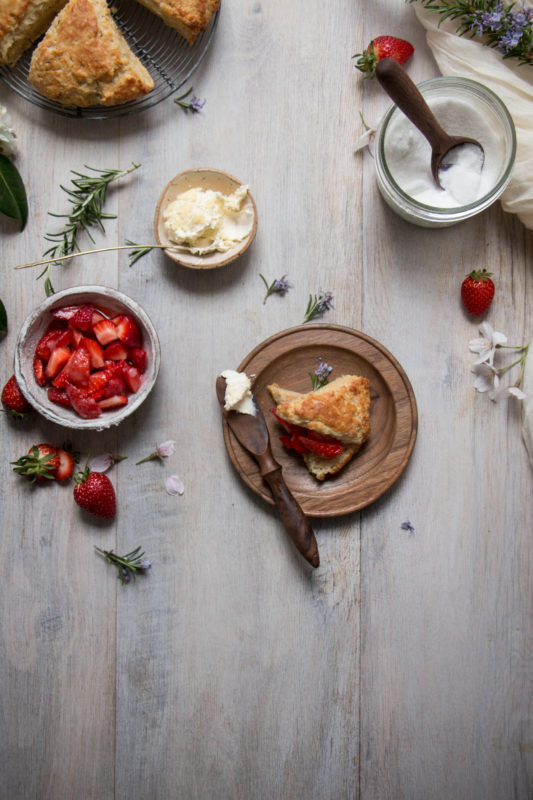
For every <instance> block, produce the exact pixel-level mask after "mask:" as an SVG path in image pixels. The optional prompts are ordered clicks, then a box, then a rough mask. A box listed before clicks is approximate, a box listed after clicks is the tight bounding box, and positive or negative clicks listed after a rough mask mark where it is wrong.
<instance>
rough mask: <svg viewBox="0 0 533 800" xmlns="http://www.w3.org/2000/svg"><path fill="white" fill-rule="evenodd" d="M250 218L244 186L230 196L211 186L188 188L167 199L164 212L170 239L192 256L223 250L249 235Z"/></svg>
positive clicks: (250, 212) (250, 208)
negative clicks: (208, 187)
mask: <svg viewBox="0 0 533 800" xmlns="http://www.w3.org/2000/svg"><path fill="white" fill-rule="evenodd" d="M253 221H254V212H253V207H252V204H251V202H250V201H249V197H248V186H246V185H242V186H239V187H238V189H236V190H235V191H234V192H233V193H232V194H230V195H225V194H222V192H218V191H213V190H212V189H200V188H197V187H195V188H192V189H188V190H187V191H185V192H182V193H181V194H179V195H178V196H177V197H176V198H175V199H174V200H173V201H172V202H170V203H169V204H168V206H167V207H166V208H165V210H164V213H163V225H164V230H165V233H166V235H167V237H168V239H169V241H170V242H171V243H172V244H174V245H179V246H181V247H182V248H183V249H184V250H187V251H188V252H190V253H192V254H193V255H205V254H206V253H212V252H215V251H218V252H220V253H226V252H227V251H228V250H230V249H231V248H232V247H234V246H235V245H236V244H238V243H239V242H242V241H243V240H244V239H246V237H247V236H249V235H250V233H251V231H252V227H253Z"/></svg>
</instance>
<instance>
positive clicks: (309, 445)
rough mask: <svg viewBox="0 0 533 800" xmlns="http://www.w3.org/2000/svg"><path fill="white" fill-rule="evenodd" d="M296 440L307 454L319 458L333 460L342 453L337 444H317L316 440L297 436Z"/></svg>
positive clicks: (340, 446)
mask: <svg viewBox="0 0 533 800" xmlns="http://www.w3.org/2000/svg"><path fill="white" fill-rule="evenodd" d="M298 439H299V441H300V444H302V445H303V446H304V447H305V448H306V450H307V452H308V453H314V454H315V455H317V456H320V458H335V457H336V456H340V455H341V454H342V453H343V452H344V448H343V446H342V444H340V443H339V442H337V443H333V442H319V441H317V440H316V439H310V438H309V437H308V436H298Z"/></svg>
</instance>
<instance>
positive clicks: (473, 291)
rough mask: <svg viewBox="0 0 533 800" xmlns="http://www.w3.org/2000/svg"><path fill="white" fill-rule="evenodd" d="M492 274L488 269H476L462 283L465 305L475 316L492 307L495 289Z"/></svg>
mask: <svg viewBox="0 0 533 800" xmlns="http://www.w3.org/2000/svg"><path fill="white" fill-rule="evenodd" d="M491 275H492V272H487V270H486V269H475V270H472V272H470V273H469V274H468V275H467V276H466V278H465V279H464V281H463V282H462V284H461V299H462V301H463V305H464V307H465V309H466V310H467V311H468V313H469V314H471V315H472V316H473V317H480V316H481V315H482V314H484V313H485V312H486V311H488V310H489V308H490V304H491V303H492V298H493V297H494V290H495V287H494V282H493V281H492V279H491Z"/></svg>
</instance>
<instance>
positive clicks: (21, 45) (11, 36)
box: [0, 0, 67, 67]
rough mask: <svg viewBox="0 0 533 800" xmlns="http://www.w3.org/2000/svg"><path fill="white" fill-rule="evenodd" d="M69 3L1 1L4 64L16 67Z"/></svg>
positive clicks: (0, 48) (59, 0) (55, 0)
mask: <svg viewBox="0 0 533 800" xmlns="http://www.w3.org/2000/svg"><path fill="white" fill-rule="evenodd" d="M66 2H67V0H0V64H9V66H10V67H12V66H13V65H14V64H16V63H17V61H18V60H19V58H20V57H21V55H22V53H23V52H24V51H25V50H26V49H27V48H28V47H30V45H32V44H33V43H34V42H35V41H36V40H37V39H38V38H39V36H41V34H43V33H44V32H45V30H46V29H47V28H48V26H49V25H50V23H51V21H52V20H53V18H54V17H55V15H56V14H57V12H58V11H60V10H61V9H62V8H63V6H64V5H65V3H66Z"/></svg>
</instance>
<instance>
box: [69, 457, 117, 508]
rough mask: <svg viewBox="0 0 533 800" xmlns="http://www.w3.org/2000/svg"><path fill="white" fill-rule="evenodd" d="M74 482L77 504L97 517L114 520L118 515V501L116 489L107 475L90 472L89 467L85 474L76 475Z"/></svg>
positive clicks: (86, 468)
mask: <svg viewBox="0 0 533 800" xmlns="http://www.w3.org/2000/svg"><path fill="white" fill-rule="evenodd" d="M74 480H75V481H76V486H75V487H74V500H75V501H76V503H77V504H78V505H79V506H81V508H83V509H85V511H88V512H89V513H90V514H94V516H95V517H102V518H103V519H113V517H114V516H115V514H116V513H117V501H116V497H115V489H114V488H113V484H112V483H111V481H110V480H109V478H108V477H107V475H104V474H103V473H102V472H90V470H89V467H88V466H87V467H85V469H84V471H83V472H78V473H77V474H76V475H74Z"/></svg>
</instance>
